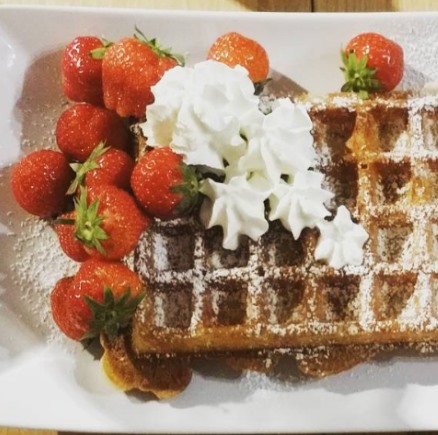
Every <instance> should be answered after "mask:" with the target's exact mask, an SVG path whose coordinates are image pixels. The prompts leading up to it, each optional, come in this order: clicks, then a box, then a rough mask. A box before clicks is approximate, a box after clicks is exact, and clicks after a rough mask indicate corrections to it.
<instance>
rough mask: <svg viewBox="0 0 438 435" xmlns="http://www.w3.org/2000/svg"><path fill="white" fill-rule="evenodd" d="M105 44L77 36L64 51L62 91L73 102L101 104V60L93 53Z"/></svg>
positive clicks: (97, 39)
mask: <svg viewBox="0 0 438 435" xmlns="http://www.w3.org/2000/svg"><path fill="white" fill-rule="evenodd" d="M105 45H106V44H105V42H103V41H102V40H100V39H99V38H97V37H95V36H78V37H77V38H75V39H74V40H73V41H71V42H70V43H69V44H68V45H67V46H66V47H65V49H64V52H63V55H62V59H61V72H62V79H63V90H64V94H65V96H66V97H67V98H69V99H70V100H73V101H79V102H80V101H82V102H88V103H92V104H96V105H102V104H103V93H102V59H101V58H99V56H93V53H96V52H99V50H100V51H101V50H104V48H105Z"/></svg>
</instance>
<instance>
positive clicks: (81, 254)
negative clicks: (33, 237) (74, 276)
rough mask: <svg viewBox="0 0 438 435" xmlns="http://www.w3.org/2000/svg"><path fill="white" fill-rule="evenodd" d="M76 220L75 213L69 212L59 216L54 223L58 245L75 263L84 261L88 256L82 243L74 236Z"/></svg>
mask: <svg viewBox="0 0 438 435" xmlns="http://www.w3.org/2000/svg"><path fill="white" fill-rule="evenodd" d="M75 218H76V212H70V213H66V214H63V215H61V216H60V217H59V218H58V219H56V221H55V225H54V227H55V231H56V234H57V235H58V239H59V244H60V246H61V249H62V250H63V251H64V253H65V254H66V255H67V256H68V257H70V258H71V259H73V260H75V261H79V262H82V261H85V260H87V259H88V258H89V257H90V256H89V255H88V253H87V251H86V250H85V247H84V245H83V243H82V242H81V241H80V240H78V239H77V238H76V237H75V235H74V229H75V228H74V225H73V224H74V222H75Z"/></svg>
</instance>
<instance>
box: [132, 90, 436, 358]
mask: <svg viewBox="0 0 438 435" xmlns="http://www.w3.org/2000/svg"><path fill="white" fill-rule="evenodd" d="M435 107H438V106H437V100H436V99H435V98H431V97H418V96H417V97H409V98H407V97H406V96H405V95H402V96H400V97H399V98H397V97H395V96H393V97H392V98H390V99H383V98H376V99H373V100H370V101H366V102H362V101H360V100H358V99H357V98H356V97H349V96H337V97H332V98H331V99H330V100H322V101H321V102H314V103H313V104H309V110H310V113H311V116H312V118H313V120H314V130H315V141H316V147H317V148H318V152H319V154H320V156H321V161H320V170H321V171H323V172H324V173H325V174H326V182H327V185H328V186H327V187H328V188H329V189H330V190H332V191H333V192H334V193H335V194H336V196H335V198H334V201H333V204H332V207H335V206H339V205H340V204H345V205H346V206H347V207H348V208H349V209H350V210H351V211H352V213H353V216H354V217H355V218H356V219H357V220H358V221H359V222H361V223H362V225H364V226H365V228H366V229H367V231H368V233H369V234H370V240H369V242H368V243H367V244H366V247H365V260H364V263H363V264H362V265H361V266H348V267H344V268H342V269H340V270H335V269H333V268H331V267H329V266H327V265H325V264H323V263H321V262H316V261H315V260H314V247H315V243H316V239H317V236H318V234H317V231H316V230H308V231H305V232H304V233H303V235H302V236H301V237H300V239H299V240H298V241H294V239H293V237H292V235H291V234H290V233H288V232H287V231H286V230H283V229H282V228H281V227H280V225H278V224H277V223H274V224H273V225H272V227H271V229H270V231H269V232H268V233H267V234H266V235H265V236H263V237H262V238H261V239H260V240H258V241H256V242H254V241H252V240H249V239H248V238H243V239H242V242H241V245H240V247H239V249H238V250H237V251H236V252H234V251H226V250H224V249H222V248H221V239H222V235H221V232H220V231H219V230H217V229H216V228H214V229H212V230H208V231H205V230H204V229H203V228H202V227H201V226H200V225H199V224H197V222H196V220H195V219H188V220H186V221H182V220H174V221H169V222H159V221H156V222H155V224H154V225H153V227H152V229H151V230H150V231H149V232H147V233H146V234H145V235H144V237H143V239H142V240H141V242H140V244H139V247H138V250H137V256H136V262H135V265H136V268H137V269H138V270H139V272H140V274H141V276H142V278H143V279H144V281H145V282H146V283H147V285H148V294H147V296H146V298H145V300H144V302H143V304H142V306H141V308H140V309H139V310H138V312H137V315H136V316H135V320H134V323H133V347H134V349H136V351H137V352H139V353H178V352H188V353H203V352H209V351H214V352H216V351H230V350H243V349H269V348H272V349H273V348H290V347H301V346H309V345H310V346H320V345H327V344H338V345H339V344H349V345H350V344H367V343H388V342H406V341H409V342H416V341H425V340H430V339H433V338H436V337H437V336H438V328H437V326H438V320H437V318H436V317H435V312H434V302H435V301H434V298H435V296H434V295H435V291H434V289H435V288H436V284H437V282H438V281H437V275H436V274H435V272H436V270H437V268H436V266H437V263H436V255H437V252H436V247H435V245H436V244H437V242H436V234H435V233H436V228H435V227H436V226H437V225H436V222H438V214H437V211H438V201H436V200H435V196H436V187H437V184H436V183H437V172H436V169H437V168H438V159H437V158H438V152H437V151H436V150H435V149H434V146H435V144H434V143H431V140H432V138H433V137H434V132H433V131H432V130H431V125H433V123H431V120H433V119H434V116H435Z"/></svg>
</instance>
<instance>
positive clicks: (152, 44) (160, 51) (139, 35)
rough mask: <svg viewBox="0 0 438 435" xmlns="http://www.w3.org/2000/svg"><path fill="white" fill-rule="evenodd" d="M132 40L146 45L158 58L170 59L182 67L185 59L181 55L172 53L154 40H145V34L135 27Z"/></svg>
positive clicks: (170, 49) (168, 48) (169, 48)
mask: <svg viewBox="0 0 438 435" xmlns="http://www.w3.org/2000/svg"><path fill="white" fill-rule="evenodd" d="M134 38H135V39H137V40H138V41H140V42H141V43H142V44H146V45H147V46H148V47H149V48H150V49H151V50H152V51H153V52H154V53H155V54H157V55H158V56H160V57H171V58H172V59H175V60H176V61H177V63H178V65H180V66H184V64H185V59H184V56H183V55H182V54H178V53H172V48H171V47H167V48H163V47H162V46H161V45H160V43H159V42H158V40H157V39H156V38H152V39H148V38H146V36H145V34H144V33H143V32H142V31H141V30H140V29H139V28H138V27H137V26H135V33H134Z"/></svg>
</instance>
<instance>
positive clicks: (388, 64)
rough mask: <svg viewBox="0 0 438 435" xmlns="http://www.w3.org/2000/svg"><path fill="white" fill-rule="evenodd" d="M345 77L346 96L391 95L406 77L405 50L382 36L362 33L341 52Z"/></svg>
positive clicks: (344, 90)
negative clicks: (354, 94) (350, 94)
mask: <svg viewBox="0 0 438 435" xmlns="http://www.w3.org/2000/svg"><path fill="white" fill-rule="evenodd" d="M341 56H342V62H343V67H342V68H341V70H342V71H344V75H345V84H344V85H343V86H342V88H341V90H342V91H343V92H348V91H353V92H358V93H359V94H360V96H361V97H363V98H368V94H369V93H370V92H377V91H391V90H393V89H394V88H395V87H396V86H397V85H398V84H399V83H400V81H401V79H402V77H403V69H404V61H403V49H402V48H401V47H400V45H398V44H397V43H396V42H394V41H392V40H390V39H388V38H385V37H384V36H382V35H380V34H378V33H361V34H359V35H357V36H355V37H354V38H353V39H352V40H351V41H350V42H349V43H348V44H347V46H346V47H345V49H344V50H342V51H341Z"/></svg>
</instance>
